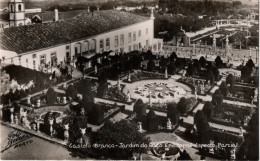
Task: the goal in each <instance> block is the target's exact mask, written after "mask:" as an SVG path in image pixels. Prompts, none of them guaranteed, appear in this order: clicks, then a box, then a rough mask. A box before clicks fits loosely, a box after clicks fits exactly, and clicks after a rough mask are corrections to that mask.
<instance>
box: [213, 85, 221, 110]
mask: <svg viewBox="0 0 260 161" xmlns="http://www.w3.org/2000/svg"><path fill="white" fill-rule="evenodd" d="M211 103H212V105H214V106H219V105H221V104H222V103H223V95H222V94H221V92H220V90H219V89H217V90H216V91H215V92H214V94H213V96H212V101H211Z"/></svg>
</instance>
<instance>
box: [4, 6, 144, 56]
mask: <svg viewBox="0 0 260 161" xmlns="http://www.w3.org/2000/svg"><path fill="white" fill-rule="evenodd" d="M148 19H149V18H148V17H143V16H138V15H135V14H131V13H128V12H121V11H115V10H104V11H96V12H94V15H93V16H92V13H83V14H81V15H80V16H78V17H77V18H73V19H70V20H67V21H59V22H53V23H46V24H44V23H43V24H35V25H29V26H20V27H12V28H6V29H3V30H2V31H1V32H0V48H1V49H4V50H11V51H15V52H17V53H18V54H20V53H25V52H29V51H34V50H38V49H42V48H47V47H51V46H55V45H59V44H64V43H68V42H70V41H76V40H79V39H84V38H88V37H91V36H95V35H99V34H101V33H104V32H107V31H111V30H114V29H118V28H121V27H124V26H128V25H131V24H135V23H139V22H142V21H145V20H148Z"/></svg>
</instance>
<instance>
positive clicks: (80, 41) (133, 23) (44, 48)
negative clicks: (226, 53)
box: [0, 10, 163, 70]
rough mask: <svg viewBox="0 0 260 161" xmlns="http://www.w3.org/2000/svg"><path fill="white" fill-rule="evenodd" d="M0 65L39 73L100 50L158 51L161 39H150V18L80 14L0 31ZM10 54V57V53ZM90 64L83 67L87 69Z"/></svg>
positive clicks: (106, 12) (109, 13)
mask: <svg viewBox="0 0 260 161" xmlns="http://www.w3.org/2000/svg"><path fill="white" fill-rule="evenodd" d="M55 19H58V17H55ZM0 41H1V42H0V54H1V56H0V58H1V62H2V64H16V65H21V66H24V67H28V68H31V69H36V70H39V68H40V66H41V65H44V64H52V65H55V64H57V63H60V62H64V61H67V60H75V58H76V57H77V56H79V55H81V56H84V57H86V58H91V57H92V56H94V55H96V54H100V53H102V52H104V51H111V50H112V51H114V52H115V53H118V52H121V53H128V52H130V51H133V50H142V49H150V50H152V51H153V52H160V51H161V50H162V45H163V41H162V39H155V38H154V16H153V12H152V13H151V17H143V16H139V15H134V14H131V13H128V12H120V11H116V10H104V11H95V12H93V13H87V12H83V13H82V14H81V15H80V16H78V17H76V18H72V19H69V20H64V21H58V20H57V21H56V22H52V23H46V24H35V25H26V26H18V27H11V28H5V29H2V30H1V31H0ZM10 53H11V54H10ZM90 66H91V62H89V63H88V64H86V67H87V68H88V67H90Z"/></svg>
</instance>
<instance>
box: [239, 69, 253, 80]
mask: <svg viewBox="0 0 260 161" xmlns="http://www.w3.org/2000/svg"><path fill="white" fill-rule="evenodd" d="M252 72H253V69H252V68H249V67H248V66H244V67H243V68H242V70H241V79H243V80H244V82H250V81H251V80H252Z"/></svg>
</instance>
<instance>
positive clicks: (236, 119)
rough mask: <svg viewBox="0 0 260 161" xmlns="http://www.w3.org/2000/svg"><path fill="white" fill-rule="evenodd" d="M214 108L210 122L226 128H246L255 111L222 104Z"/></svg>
mask: <svg viewBox="0 0 260 161" xmlns="http://www.w3.org/2000/svg"><path fill="white" fill-rule="evenodd" d="M220 106H221V107H220ZM220 106H219V107H216V108H214V115H213V117H212V119H211V122H214V123H219V124H223V125H227V126H233V127H240V126H247V125H248V122H249V121H250V119H251V117H252V115H253V113H254V112H255V110H254V109H253V108H249V107H243V106H240V107H237V106H234V105H231V104H222V105H220Z"/></svg>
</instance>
